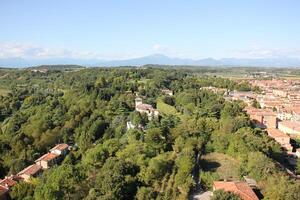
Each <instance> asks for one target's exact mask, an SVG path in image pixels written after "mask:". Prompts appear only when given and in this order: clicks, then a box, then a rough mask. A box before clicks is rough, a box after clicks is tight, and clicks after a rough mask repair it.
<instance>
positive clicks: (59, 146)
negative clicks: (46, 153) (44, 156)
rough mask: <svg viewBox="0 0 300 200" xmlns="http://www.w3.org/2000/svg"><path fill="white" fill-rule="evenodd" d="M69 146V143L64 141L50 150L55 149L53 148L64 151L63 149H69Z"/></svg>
mask: <svg viewBox="0 0 300 200" xmlns="http://www.w3.org/2000/svg"><path fill="white" fill-rule="evenodd" d="M68 147H69V145H68V144H64V143H62V144H58V145H56V146H55V147H53V148H52V149H51V150H50V151H53V150H60V151H63V150H65V149H67V148H68Z"/></svg>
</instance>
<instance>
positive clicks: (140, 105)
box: [136, 103, 153, 110]
mask: <svg viewBox="0 0 300 200" xmlns="http://www.w3.org/2000/svg"><path fill="white" fill-rule="evenodd" d="M136 108H138V109H141V110H152V109H153V107H152V106H151V105H150V104H144V103H143V104H139V105H137V106H136Z"/></svg>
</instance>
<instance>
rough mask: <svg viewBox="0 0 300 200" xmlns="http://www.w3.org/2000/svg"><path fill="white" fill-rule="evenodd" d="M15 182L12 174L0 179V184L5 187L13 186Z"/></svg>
mask: <svg viewBox="0 0 300 200" xmlns="http://www.w3.org/2000/svg"><path fill="white" fill-rule="evenodd" d="M16 184H17V182H16V181H15V180H14V176H13V175H12V176H9V177H5V178H4V179H3V180H0V185H2V186H5V187H7V188H10V187H13V186H14V185H16Z"/></svg>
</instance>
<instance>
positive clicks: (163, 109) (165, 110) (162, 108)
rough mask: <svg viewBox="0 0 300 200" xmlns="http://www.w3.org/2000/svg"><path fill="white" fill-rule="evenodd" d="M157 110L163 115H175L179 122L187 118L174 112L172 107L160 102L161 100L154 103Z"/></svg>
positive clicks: (174, 109)
mask: <svg viewBox="0 0 300 200" xmlns="http://www.w3.org/2000/svg"><path fill="white" fill-rule="evenodd" d="M156 108H157V110H158V111H159V112H160V113H162V114H164V115H175V116H177V117H179V118H180V119H181V120H186V119H187V118H188V116H187V115H183V114H181V113H180V112H178V111H177V110H176V108H175V107H174V106H171V105H169V104H166V103H165V102H163V101H162V99H160V98H158V99H157V102H156Z"/></svg>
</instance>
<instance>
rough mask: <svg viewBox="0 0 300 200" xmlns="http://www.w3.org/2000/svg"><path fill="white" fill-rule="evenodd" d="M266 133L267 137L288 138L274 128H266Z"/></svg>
mask: <svg viewBox="0 0 300 200" xmlns="http://www.w3.org/2000/svg"><path fill="white" fill-rule="evenodd" d="M267 132H268V135H269V136H271V137H272V138H277V137H284V138H290V137H289V136H288V135H287V134H285V133H283V132H282V131H280V130H278V129H276V128H268V129H267Z"/></svg>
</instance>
